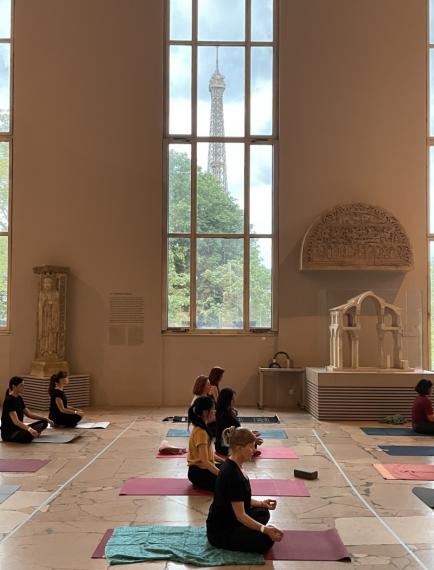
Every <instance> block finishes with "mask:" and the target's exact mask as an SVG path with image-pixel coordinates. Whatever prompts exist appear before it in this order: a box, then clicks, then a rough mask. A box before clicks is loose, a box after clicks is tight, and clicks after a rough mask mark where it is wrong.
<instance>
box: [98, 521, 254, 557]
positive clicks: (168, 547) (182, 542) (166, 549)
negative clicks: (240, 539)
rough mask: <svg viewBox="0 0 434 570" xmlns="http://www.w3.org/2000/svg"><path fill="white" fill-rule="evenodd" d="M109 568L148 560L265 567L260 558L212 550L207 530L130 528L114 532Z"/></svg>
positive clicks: (108, 546)
mask: <svg viewBox="0 0 434 570" xmlns="http://www.w3.org/2000/svg"><path fill="white" fill-rule="evenodd" d="M105 557H106V560H107V561H108V562H109V564H110V565H114V564H133V563H135V562H146V561H149V560H172V561H173V562H180V563H182V564H193V565H195V566H226V565H235V564H245V565H249V566H252V565H258V564H264V557H263V556H262V555H261V554H254V553H251V552H234V551H231V550H221V549H219V548H214V547H213V546H211V545H210V544H209V542H208V540H207V537H206V529H205V528H204V527H191V526H158V525H150V526H127V527H119V528H115V529H114V532H113V534H112V536H111V538H110V539H109V541H108V542H107V544H106V547H105Z"/></svg>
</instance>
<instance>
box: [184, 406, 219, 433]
mask: <svg viewBox="0 0 434 570" xmlns="http://www.w3.org/2000/svg"><path fill="white" fill-rule="evenodd" d="M213 407H214V400H213V399H212V398H210V397H209V396H199V397H198V398H196V400H195V401H194V402H193V404H192V405H191V406H190V407H189V408H188V425H190V424H193V425H194V426H195V427H198V428H201V429H203V430H205V431H206V433H207V434H208V435H209V437H210V438H211V439H212V434H211V433H210V432H209V431H208V426H207V425H206V423H205V422H204V421H203V418H202V414H203V412H205V411H209V410H212V409H213Z"/></svg>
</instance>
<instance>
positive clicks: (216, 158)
mask: <svg viewBox="0 0 434 570" xmlns="http://www.w3.org/2000/svg"><path fill="white" fill-rule="evenodd" d="M216 50H217V53H216V68H215V71H214V73H213V74H212V76H211V79H210V80H209V92H210V93H211V117H210V124H209V136H210V137H224V136H225V120H224V113H223V93H224V90H225V89H226V84H225V78H224V76H223V75H222V74H221V73H220V71H219V48H218V47H217V48H216ZM208 172H210V173H211V174H213V175H214V177H215V178H216V179H217V180H218V181H219V183H220V186H221V188H223V190H224V191H225V192H227V191H228V179H227V173H226V146H225V143H223V142H211V143H210V144H209V147H208Z"/></svg>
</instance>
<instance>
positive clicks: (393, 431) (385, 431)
mask: <svg viewBox="0 0 434 570" xmlns="http://www.w3.org/2000/svg"><path fill="white" fill-rule="evenodd" d="M360 429H361V430H362V431H363V432H364V433H366V435H391V436H393V435H396V436H401V437H402V436H412V437H418V436H421V437H433V436H432V435H431V436H430V435H428V434H426V433H416V432H415V431H413V429H412V428H377V427H361V428H360Z"/></svg>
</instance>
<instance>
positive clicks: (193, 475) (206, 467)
mask: <svg viewBox="0 0 434 570" xmlns="http://www.w3.org/2000/svg"><path fill="white" fill-rule="evenodd" d="M214 406H215V404H214V400H213V399H212V398H210V397H209V396H199V397H198V398H197V399H196V400H195V401H194V402H193V404H192V405H191V406H190V408H189V410H188V422H189V423H192V424H193V426H194V427H193V431H192V432H191V436H190V439H189V442H188V455H187V464H188V478H189V479H190V481H191V482H192V483H193V485H194V486H195V487H199V488H200V489H206V490H207V491H214V486H215V482H216V479H217V475H218V472H219V470H218V467H217V466H216V464H215V463H214V449H213V444H212V434H211V433H210V431H209V428H208V424H212V423H214V424H215V407H214Z"/></svg>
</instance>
